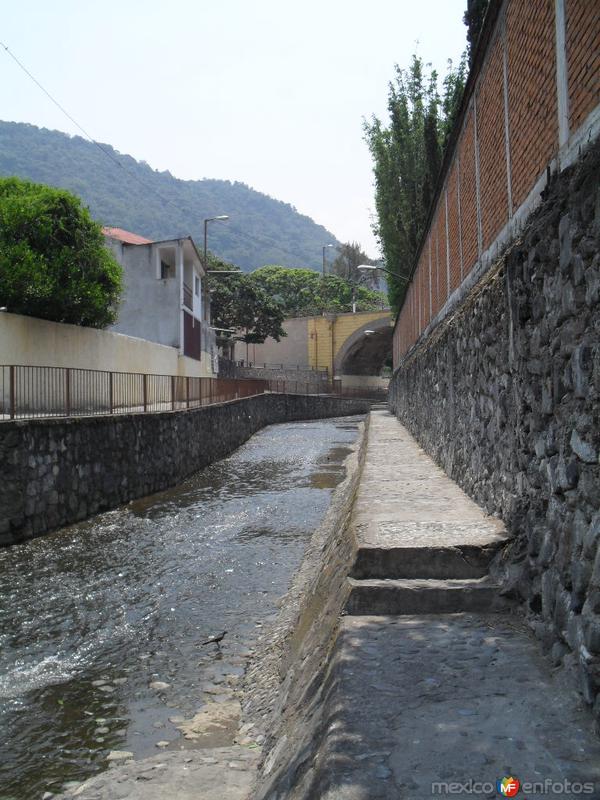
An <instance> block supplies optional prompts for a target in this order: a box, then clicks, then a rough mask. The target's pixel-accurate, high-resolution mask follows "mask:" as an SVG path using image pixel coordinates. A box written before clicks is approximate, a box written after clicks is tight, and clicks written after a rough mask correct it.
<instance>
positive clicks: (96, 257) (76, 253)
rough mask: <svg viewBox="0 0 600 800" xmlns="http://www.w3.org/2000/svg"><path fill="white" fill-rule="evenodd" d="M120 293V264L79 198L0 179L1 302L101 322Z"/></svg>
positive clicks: (24, 310) (60, 318)
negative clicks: (106, 245)
mask: <svg viewBox="0 0 600 800" xmlns="http://www.w3.org/2000/svg"><path fill="white" fill-rule="evenodd" d="M121 291H122V270H121V267H120V266H119V264H118V263H117V262H116V261H115V259H114V257H113V256H112V255H111V253H110V252H109V251H108V249H107V248H106V247H105V245H104V236H103V235H102V229H101V227H100V225H98V223H96V222H94V221H93V220H92V218H91V216H90V213H89V211H88V210H87V209H86V208H84V207H83V206H82V204H81V201H80V200H79V198H77V197H75V196H74V195H72V194H71V193H70V192H67V191H64V190H62V189H53V188H51V187H49V186H44V185H43V184H36V183H30V182H29V181H22V180H19V179H18V178H0V306H6V308H7V310H8V311H10V312H12V313H14V314H26V315H28V316H31V317H40V318H41V319H49V320H53V321H55V322H69V323H71V324H74V325H88V326H90V327H93V328H104V327H106V326H107V325H110V324H111V323H112V322H114V321H115V320H116V318H117V307H118V302H119V297H120V295H121Z"/></svg>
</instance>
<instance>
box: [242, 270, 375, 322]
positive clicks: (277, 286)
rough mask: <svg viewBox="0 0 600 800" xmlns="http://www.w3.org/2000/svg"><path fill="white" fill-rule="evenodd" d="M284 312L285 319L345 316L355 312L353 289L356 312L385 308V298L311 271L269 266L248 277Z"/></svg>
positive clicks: (339, 279)
mask: <svg viewBox="0 0 600 800" xmlns="http://www.w3.org/2000/svg"><path fill="white" fill-rule="evenodd" d="M248 277H249V278H250V280H252V281H253V282H254V283H255V284H256V285H257V286H259V287H260V288H261V289H263V290H264V291H265V292H266V293H267V294H268V295H269V297H272V298H274V299H275V300H276V301H277V302H278V303H279V304H280V305H281V307H282V308H283V311H284V313H285V316H286V317H307V316H312V315H314V314H320V313H321V312H323V311H328V312H331V313H338V314H341V313H345V312H348V311H351V310H352V294H353V288H354V289H355V292H356V304H357V311H376V310H378V309H380V308H381V307H382V305H383V304H384V295H383V294H382V293H381V292H375V291H373V290H372V289H368V288H367V287H366V286H358V287H355V286H354V284H353V283H352V282H349V281H347V280H344V279H343V278H340V277H339V276H338V275H326V276H325V277H322V276H321V275H320V274H319V273H317V272H314V271H313V270H310V269H288V268H286V267H279V266H274V265H271V266H266V267H261V268H260V269H257V270H255V271H254V272H252V273H250V275H249V276H248Z"/></svg>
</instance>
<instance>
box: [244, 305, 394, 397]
mask: <svg viewBox="0 0 600 800" xmlns="http://www.w3.org/2000/svg"><path fill="white" fill-rule="evenodd" d="M392 326H393V320H392V316H391V313H390V311H389V309H384V310H382V311H363V312H357V313H355V314H352V313H348V314H328V313H325V314H322V315H320V316H314V317H295V318H290V319H287V320H285V322H284V324H283V327H284V330H285V332H286V334H287V335H286V337H285V338H283V339H281V341H279V342H276V341H275V340H274V339H267V340H266V341H265V342H264V344H256V345H253V344H251V345H245V344H243V343H241V342H240V343H238V344H237V345H236V347H235V354H234V357H235V360H236V361H244V362H245V363H246V364H252V365H256V366H261V367H262V366H263V365H267V366H268V365H273V364H276V365H278V366H279V367H280V368H282V369H286V368H288V369H297V368H298V367H303V368H308V369H315V370H316V369H318V370H327V372H328V373H329V375H333V376H334V377H342V376H344V377H346V378H348V377H350V376H361V378H362V379H363V380H362V381H360V382H361V383H371V382H373V383H374V382H376V381H375V379H376V378H378V376H379V375H380V373H381V370H382V369H383V367H384V366H385V364H386V362H387V361H388V359H389V358H390V355H391V351H392V335H393V327H392ZM367 376H369V377H370V378H372V379H373V380H372V381H365V380H364V379H365V378H366V377H367ZM350 383H351V381H350Z"/></svg>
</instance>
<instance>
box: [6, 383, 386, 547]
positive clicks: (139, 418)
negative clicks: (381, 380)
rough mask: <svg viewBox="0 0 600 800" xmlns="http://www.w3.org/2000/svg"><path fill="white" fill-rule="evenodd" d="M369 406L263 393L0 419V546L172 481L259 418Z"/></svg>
mask: <svg viewBox="0 0 600 800" xmlns="http://www.w3.org/2000/svg"><path fill="white" fill-rule="evenodd" d="M369 407H370V406H369V403H368V402H366V401H363V400H353V399H339V398H333V397H317V396H313V395H283V394H265V395H257V396H255V397H250V398H245V399H242V400H235V401H232V402H229V403H222V404H220V405H214V406H208V407H206V408H200V409H195V410H191V411H180V412H166V413H159V414H123V415H118V416H108V415H107V416H103V417H79V418H72V419H46V420H27V421H25V420H22V421H14V422H0V462H1V463H2V465H3V469H2V482H1V483H0V545H2V544H4V545H6V544H12V543H14V542H18V541H21V540H24V539H28V538H30V537H32V536H37V535H39V534H42V533H45V532H46V531H49V530H52V529H55V528H58V527H61V526H63V525H67V524H69V523H72V522H76V521H78V520H82V519H85V518H86V517H89V516H91V515H92V514H96V513H98V512H99V511H103V510H106V509H109V508H115V507H116V506H118V505H120V504H122V503H126V502H128V501H129V500H132V499H133V498H136V497H142V496H144V495H148V494H151V493H152V492H157V491H160V490H162V489H166V488H168V487H169V486H173V485H175V484H177V483H179V482H180V481H182V480H183V479H184V478H186V477H187V476H188V475H190V474H191V473H193V472H195V471H196V470H198V469H201V468H202V467H205V466H207V465H208V464H210V463H212V462H213V461H216V460H217V459H219V458H223V457H224V456H226V455H228V454H229V453H231V452H232V451H233V450H235V449H236V448H237V447H239V446H240V445H241V444H243V443H244V442H245V441H246V440H247V439H249V438H250V436H252V434H253V433H256V431H258V430H259V429H260V428H262V427H264V426H265V425H269V424H271V423H276V422H290V421H293V420H302V419H317V418H323V417H335V416H341V415H348V414H364V413H367V412H368V411H369Z"/></svg>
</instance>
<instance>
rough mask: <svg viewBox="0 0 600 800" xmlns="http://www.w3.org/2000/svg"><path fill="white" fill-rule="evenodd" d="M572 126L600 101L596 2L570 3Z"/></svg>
mask: <svg viewBox="0 0 600 800" xmlns="http://www.w3.org/2000/svg"><path fill="white" fill-rule="evenodd" d="M566 17H567V35H566V44H567V75H568V76H569V78H568V80H569V112H570V113H569V123H570V127H571V130H575V129H576V128H578V127H579V126H580V125H581V124H582V123H583V121H584V120H585V118H586V117H587V115H588V114H589V113H590V111H591V110H592V109H593V108H594V107H595V106H597V105H598V102H599V101H600V24H598V19H599V17H600V6H599V5H598V3H597V2H596V0H567V2H566Z"/></svg>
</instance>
